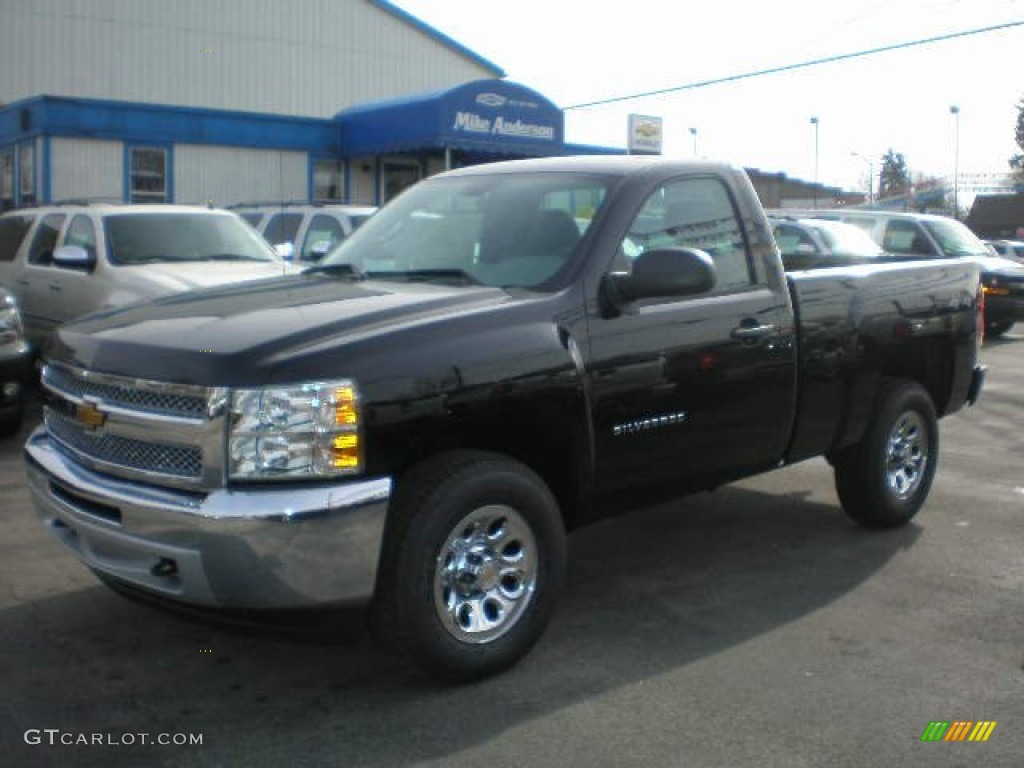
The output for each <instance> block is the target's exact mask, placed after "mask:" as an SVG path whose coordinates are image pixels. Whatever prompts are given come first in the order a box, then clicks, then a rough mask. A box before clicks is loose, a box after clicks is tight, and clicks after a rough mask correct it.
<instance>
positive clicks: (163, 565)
mask: <svg viewBox="0 0 1024 768" xmlns="http://www.w3.org/2000/svg"><path fill="white" fill-rule="evenodd" d="M149 572H150V573H152V574H153V575H154V576H157V577H158V578H163V579H168V578H171V577H172V576H177V575H178V564H177V563H176V562H174V561H173V560H172V559H171V558H169V557H161V558H160V559H159V560H157V562H156V565H154V566H153V567H152V568H150V570H149Z"/></svg>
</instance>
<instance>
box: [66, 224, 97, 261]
mask: <svg viewBox="0 0 1024 768" xmlns="http://www.w3.org/2000/svg"><path fill="white" fill-rule="evenodd" d="M64 245H77V246H79V247H81V248H84V249H85V252H86V253H88V254H89V256H91V257H92V259H93V260H94V261H95V259H96V227H95V226H93V223H92V219H90V218H89V217H88V216H82V215H78V216H75V218H73V219H72V220H71V224H70V225H69V226H68V231H67V233H66V234H65V235H64Z"/></svg>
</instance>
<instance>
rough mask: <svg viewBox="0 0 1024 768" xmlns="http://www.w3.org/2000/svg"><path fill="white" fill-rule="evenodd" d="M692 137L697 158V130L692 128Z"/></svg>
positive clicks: (694, 153) (694, 154)
mask: <svg viewBox="0 0 1024 768" xmlns="http://www.w3.org/2000/svg"><path fill="white" fill-rule="evenodd" d="M690 135H691V136H693V156H694V157H696V156H697V129H696V128H690Z"/></svg>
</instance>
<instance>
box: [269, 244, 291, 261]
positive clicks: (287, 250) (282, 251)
mask: <svg viewBox="0 0 1024 768" xmlns="http://www.w3.org/2000/svg"><path fill="white" fill-rule="evenodd" d="M274 253H276V254H277V255H278V256H280V257H281V258H282V259H284V260H285V261H291V260H292V259H294V258H295V243H276V244H275V245H274Z"/></svg>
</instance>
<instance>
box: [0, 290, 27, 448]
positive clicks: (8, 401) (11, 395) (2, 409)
mask: <svg viewBox="0 0 1024 768" xmlns="http://www.w3.org/2000/svg"><path fill="white" fill-rule="evenodd" d="M31 357H32V355H31V351H30V349H29V345H28V343H27V342H26V341H25V330H24V328H23V327H22V324H21V312H20V311H19V310H18V304H17V302H16V301H15V299H14V296H13V295H12V294H11V293H10V292H9V291H8V290H6V289H5V288H3V287H0V436H9V435H13V434H15V433H16V432H17V431H18V429H19V428H20V427H21V421H22V414H23V412H24V410H25V386H26V385H27V384H28V381H29V375H30V372H31Z"/></svg>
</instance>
